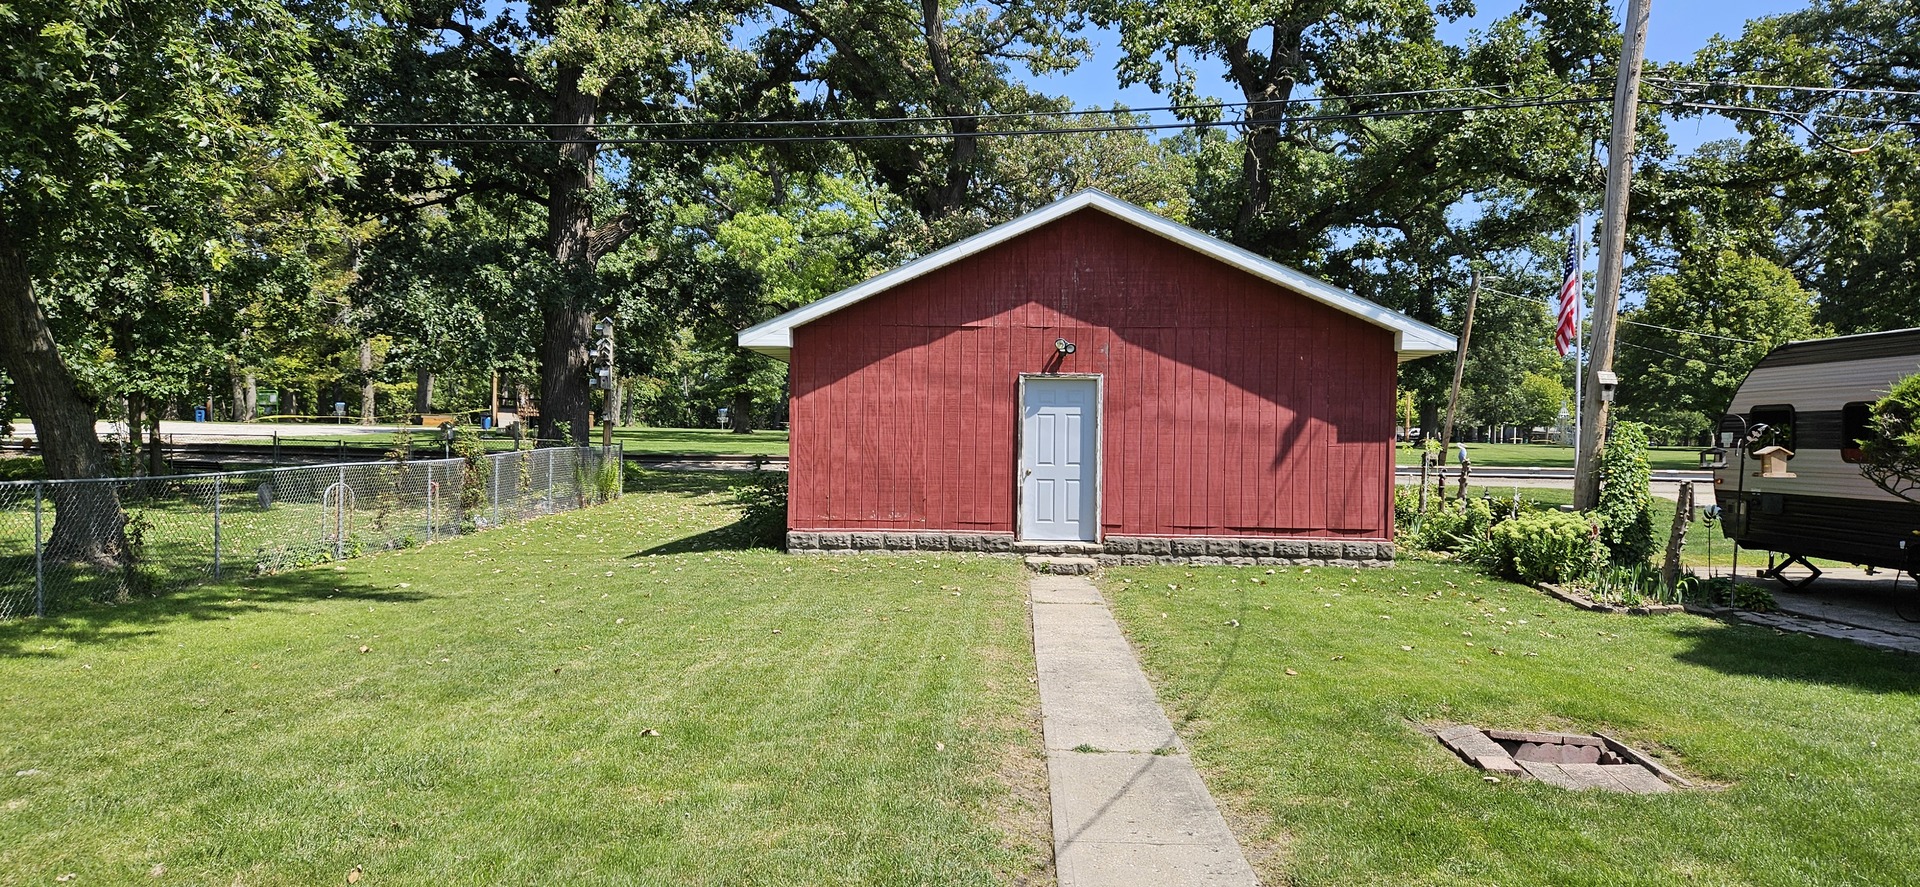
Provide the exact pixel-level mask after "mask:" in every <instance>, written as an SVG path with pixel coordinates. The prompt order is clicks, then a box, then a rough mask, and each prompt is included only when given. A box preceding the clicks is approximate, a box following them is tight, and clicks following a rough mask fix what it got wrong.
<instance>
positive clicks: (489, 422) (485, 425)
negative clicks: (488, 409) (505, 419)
mask: <svg viewBox="0 0 1920 887" xmlns="http://www.w3.org/2000/svg"><path fill="white" fill-rule="evenodd" d="M480 430H482V431H492V430H493V417H492V416H481V417H480Z"/></svg>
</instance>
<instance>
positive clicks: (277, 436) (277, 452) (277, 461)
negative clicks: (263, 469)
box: [273, 428, 280, 468]
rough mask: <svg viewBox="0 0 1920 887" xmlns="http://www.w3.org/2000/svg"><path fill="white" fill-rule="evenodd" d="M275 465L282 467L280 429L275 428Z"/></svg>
mask: <svg viewBox="0 0 1920 887" xmlns="http://www.w3.org/2000/svg"><path fill="white" fill-rule="evenodd" d="M273 467H275V468H279V467H280V429H278V428H275V429H274V430H273Z"/></svg>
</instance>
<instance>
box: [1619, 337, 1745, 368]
mask: <svg viewBox="0 0 1920 887" xmlns="http://www.w3.org/2000/svg"><path fill="white" fill-rule="evenodd" d="M1620 344H1622V345H1625V346H1627V347H1628V348H1638V349H1640V350H1641V351H1651V352H1653V353H1655V354H1661V355H1665V356H1667V357H1671V358H1673V359H1675V360H1686V361H1698V362H1700V363H1704V364H1706V365H1707V366H1710V367H1719V368H1721V369H1723V370H1730V369H1733V367H1730V366H1727V365H1726V364H1724V363H1714V362H1713V361H1711V360H1701V359H1700V358H1698V357H1688V356H1686V355H1684V354H1675V353H1673V352H1671V351H1662V350H1660V349H1658V348H1649V347H1647V346H1645V345H1642V344H1640V343H1638V342H1629V341H1627V340H1625V339H1621V340H1620Z"/></svg>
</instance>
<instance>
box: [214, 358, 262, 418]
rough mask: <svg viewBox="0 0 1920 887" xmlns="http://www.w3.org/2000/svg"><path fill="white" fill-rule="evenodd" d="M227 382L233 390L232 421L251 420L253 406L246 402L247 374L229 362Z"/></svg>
mask: <svg viewBox="0 0 1920 887" xmlns="http://www.w3.org/2000/svg"><path fill="white" fill-rule="evenodd" d="M227 382H228V384H229V387H230V388H232V390H233V421H235V422H251V421H253V407H252V406H251V405H250V404H248V403H247V392H248V385H247V374H245V373H242V372H241V371H240V368H239V366H237V365H235V364H233V363H231V362H230V363H229V364H228V366H227ZM209 418H211V417H209Z"/></svg>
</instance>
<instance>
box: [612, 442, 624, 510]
mask: <svg viewBox="0 0 1920 887" xmlns="http://www.w3.org/2000/svg"><path fill="white" fill-rule="evenodd" d="M613 465H614V469H613V478H614V480H613V498H615V499H619V498H621V497H623V496H625V495H626V494H627V444H626V442H625V441H622V442H620V443H617V444H614V445H613Z"/></svg>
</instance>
